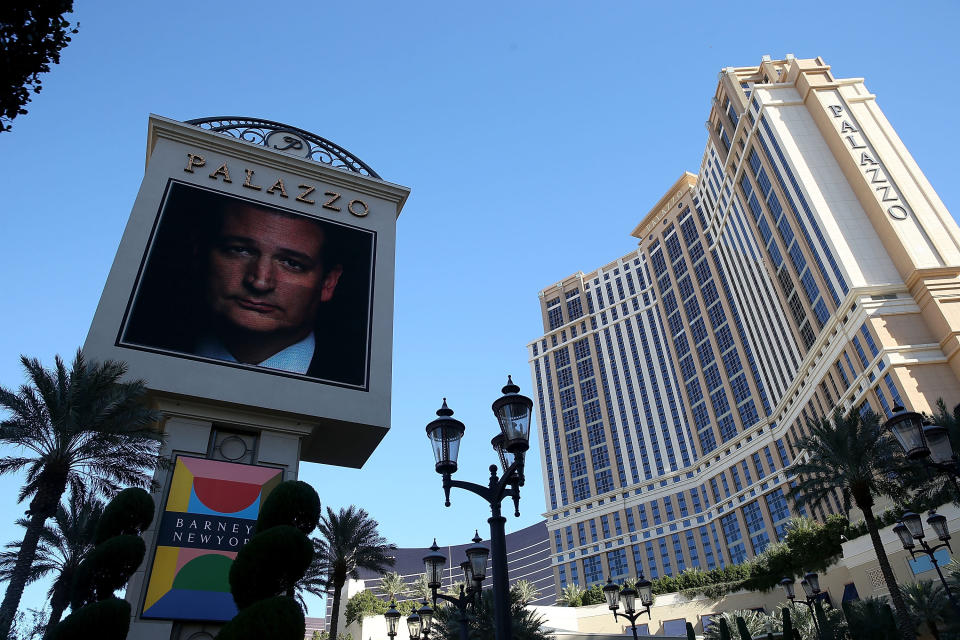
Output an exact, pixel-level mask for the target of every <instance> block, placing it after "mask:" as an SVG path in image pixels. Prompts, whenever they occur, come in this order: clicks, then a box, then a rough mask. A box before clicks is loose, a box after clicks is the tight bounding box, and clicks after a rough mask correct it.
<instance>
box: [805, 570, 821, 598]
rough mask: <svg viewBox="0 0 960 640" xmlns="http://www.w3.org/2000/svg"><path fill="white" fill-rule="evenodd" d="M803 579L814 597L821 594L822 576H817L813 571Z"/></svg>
mask: <svg viewBox="0 0 960 640" xmlns="http://www.w3.org/2000/svg"><path fill="white" fill-rule="evenodd" d="M803 579H804V580H806V581H807V584H809V585H810V591H811V592H812V593H813V595H817V594H818V593H820V576H818V575H817V574H815V573H814V572H813V571H809V572H807V574H806V575H804V576H803Z"/></svg>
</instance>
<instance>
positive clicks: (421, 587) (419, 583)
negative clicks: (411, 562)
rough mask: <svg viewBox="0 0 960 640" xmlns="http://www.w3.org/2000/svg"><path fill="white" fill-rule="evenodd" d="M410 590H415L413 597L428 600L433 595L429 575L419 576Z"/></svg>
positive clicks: (422, 574)
mask: <svg viewBox="0 0 960 640" xmlns="http://www.w3.org/2000/svg"><path fill="white" fill-rule="evenodd" d="M410 588H411V589H412V590H413V595H414V596H416V597H417V598H419V599H420V600H426V599H427V598H429V597H430V596H431V595H432V593H431V591H430V581H429V580H427V574H425V573H421V574H420V575H419V576H417V579H416V580H414V581H413V584H411V585H410Z"/></svg>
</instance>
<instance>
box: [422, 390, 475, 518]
mask: <svg viewBox="0 0 960 640" xmlns="http://www.w3.org/2000/svg"><path fill="white" fill-rule="evenodd" d="M465 430H466V428H465V427H464V426H463V423H462V422H460V421H459V420H457V419H455V418H454V417H453V410H452V409H450V407H448V406H447V399H446V398H444V399H443V405H442V406H441V407H440V408H439V409H437V419H436V420H434V421H433V422H431V423H430V424H428V425H427V437H428V438H430V444H431V446H432V447H433V457H434V459H435V460H436V469H437V473H440V474H444V475H449V474H452V473H455V472H456V471H457V456H458V455H459V453H460V439H461V438H462V437H463V433H464V431H465ZM448 506H449V505H448Z"/></svg>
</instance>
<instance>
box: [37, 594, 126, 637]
mask: <svg viewBox="0 0 960 640" xmlns="http://www.w3.org/2000/svg"><path fill="white" fill-rule="evenodd" d="M129 631H130V603H129V602H127V601H126V600H121V599H120V598H115V597H113V596H111V597H109V598H107V599H105V600H101V601H100V602H94V603H93V604H88V605H86V606H84V607H81V608H80V609H77V610H76V611H74V612H73V613H71V614H70V615H68V616H67V617H66V618H64V619H63V620H61V621H60V623H59V624H57V626H55V627H54V628H53V631H51V633H50V636H49V638H48V640H79V639H81V638H83V639H86V638H96V639H97V640H124V639H125V638H126V637H127V632H129Z"/></svg>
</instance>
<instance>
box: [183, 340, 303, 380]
mask: <svg viewBox="0 0 960 640" xmlns="http://www.w3.org/2000/svg"><path fill="white" fill-rule="evenodd" d="M316 346H317V341H316V338H315V337H314V335H313V332H312V331H311V332H310V335H308V336H307V337H306V338H304V339H303V340H301V341H300V342H297V343H296V344H292V345H290V346H289V347H287V348H286V349H283V350H282V351H278V352H277V353H275V354H273V355H272V356H270V357H269V358H267V359H266V360H264V361H263V362H258V363H257V366H258V367H266V368H268V369H279V370H280V371H289V372H291V373H304V374H305V373H306V372H307V369H309V368H310V361H311V360H313V351H314V349H315V348H316ZM195 353H196V354H197V355H198V356H203V357H204V358H213V359H214V360H223V361H225V362H237V359H236V358H235V357H234V356H233V354H232V353H230V351H229V350H228V349H227V346H226V345H225V344H223V341H222V340H220V338H218V337H217V336H214V335H209V334H208V335H205V336H203V337H202V338H200V340H199V341H198V342H197V348H196V351H195Z"/></svg>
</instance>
